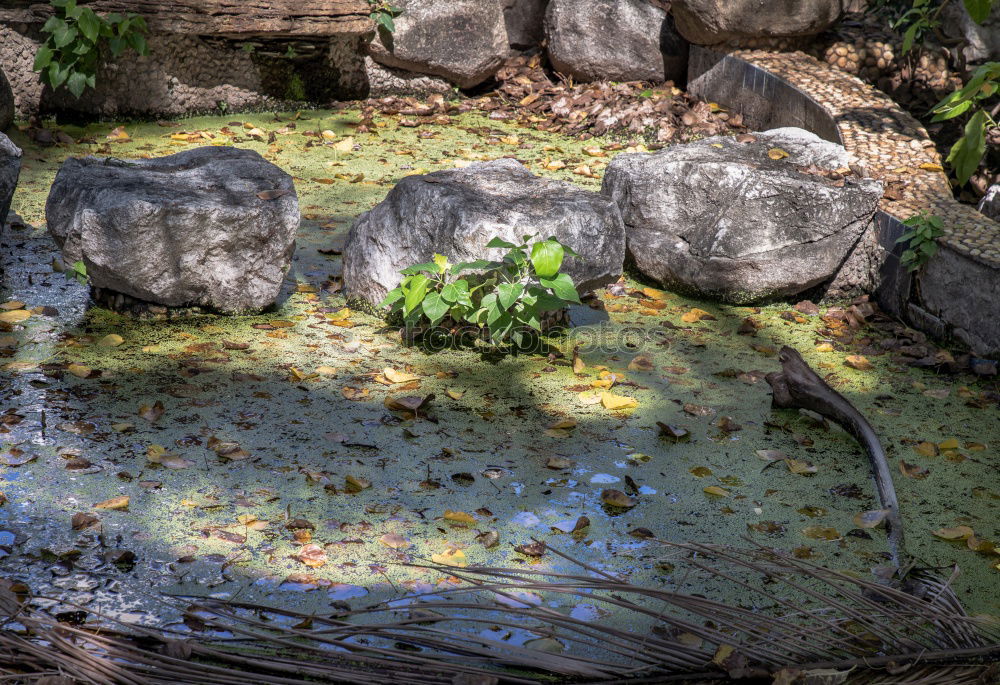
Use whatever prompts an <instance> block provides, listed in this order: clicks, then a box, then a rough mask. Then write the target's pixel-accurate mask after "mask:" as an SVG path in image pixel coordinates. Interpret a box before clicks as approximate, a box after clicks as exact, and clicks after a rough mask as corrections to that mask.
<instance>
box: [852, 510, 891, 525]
mask: <svg viewBox="0 0 1000 685" xmlns="http://www.w3.org/2000/svg"><path fill="white" fill-rule="evenodd" d="M888 515H889V510H888V509H875V510H873V511H862V512H861V513H859V514H855V515H854V525H856V526H857V527H858V528H877V527H878V526H879V525H881V523H882V522H883V521H885V519H886V517H887V516H888Z"/></svg>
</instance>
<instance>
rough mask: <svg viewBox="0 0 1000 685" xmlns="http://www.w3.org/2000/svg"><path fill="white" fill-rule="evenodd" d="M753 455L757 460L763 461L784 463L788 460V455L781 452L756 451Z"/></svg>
mask: <svg viewBox="0 0 1000 685" xmlns="http://www.w3.org/2000/svg"><path fill="white" fill-rule="evenodd" d="M755 453H756V455H757V458H758V459H763V460H764V461H785V460H787V459H788V455H787V454H785V453H784V452H782V451H781V450H757V451H756V452H755Z"/></svg>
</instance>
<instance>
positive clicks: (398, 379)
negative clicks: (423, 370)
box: [382, 367, 420, 385]
mask: <svg viewBox="0 0 1000 685" xmlns="http://www.w3.org/2000/svg"><path fill="white" fill-rule="evenodd" d="M382 375H383V376H385V379H386V380H387V381H389V382H390V383H392V384H394V385H395V384H396V383H410V382H412V381H418V380H420V376H415V375H414V374H412V373H407V372H405V371H396V369H393V368H390V367H386V368H384V369H382Z"/></svg>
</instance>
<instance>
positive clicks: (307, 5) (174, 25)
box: [0, 0, 374, 38]
mask: <svg viewBox="0 0 1000 685" xmlns="http://www.w3.org/2000/svg"><path fill="white" fill-rule="evenodd" d="M80 4H81V5H86V6H88V7H90V8H91V9H93V10H94V11H95V12H97V13H99V14H105V13H109V12H118V13H121V14H124V13H127V12H133V13H135V14H138V15H140V16H142V17H144V18H145V19H146V22H147V23H148V24H149V28H150V31H151V32H154V33H178V34H187V35H201V36H226V37H234V38H239V37H249V36H283V37H321V36H335V35H344V34H355V35H356V34H361V33H366V32H368V31H371V30H373V28H374V26H373V23H372V21H371V19H370V18H369V16H368V15H369V13H370V8H369V5H368V3H367V1H366V0H81V2H80ZM51 14H52V7H51V6H50V5H48V4H41V3H39V2H37V0H35V1H25V0H12V1H8V2H5V3H4V7H3V8H0V22H23V23H39V22H44V21H45V19H47V18H48V17H49V16H50V15H51Z"/></svg>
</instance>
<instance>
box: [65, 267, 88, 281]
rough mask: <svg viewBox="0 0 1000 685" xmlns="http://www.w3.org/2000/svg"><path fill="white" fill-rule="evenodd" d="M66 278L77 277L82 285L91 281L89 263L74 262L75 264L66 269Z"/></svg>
mask: <svg viewBox="0 0 1000 685" xmlns="http://www.w3.org/2000/svg"><path fill="white" fill-rule="evenodd" d="M66 278H75V279H76V281H77V283H79V284H80V285H87V284H88V283H90V276H88V275H87V265H86V264H84V263H83V262H82V261H76V262H73V265H72V266H71V267H69V268H68V269H66Z"/></svg>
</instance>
